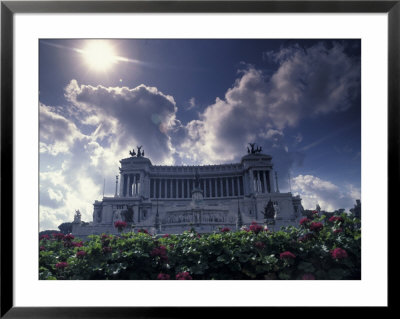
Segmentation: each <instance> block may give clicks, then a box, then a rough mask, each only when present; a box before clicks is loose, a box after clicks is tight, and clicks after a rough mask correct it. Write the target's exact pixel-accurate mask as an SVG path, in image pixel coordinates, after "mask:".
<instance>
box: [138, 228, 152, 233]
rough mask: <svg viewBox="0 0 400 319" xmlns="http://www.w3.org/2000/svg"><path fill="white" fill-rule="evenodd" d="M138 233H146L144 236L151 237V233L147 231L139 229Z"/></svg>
mask: <svg viewBox="0 0 400 319" xmlns="http://www.w3.org/2000/svg"><path fill="white" fill-rule="evenodd" d="M138 233H144V234H147V235H149V232H148V231H147V229H143V228H142V229H139V230H138Z"/></svg>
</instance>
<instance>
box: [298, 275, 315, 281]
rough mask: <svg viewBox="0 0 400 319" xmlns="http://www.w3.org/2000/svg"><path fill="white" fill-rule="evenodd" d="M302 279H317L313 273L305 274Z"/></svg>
mask: <svg viewBox="0 0 400 319" xmlns="http://www.w3.org/2000/svg"><path fill="white" fill-rule="evenodd" d="M301 279H303V280H315V276H314V275H313V274H304V275H303V277H302V278H301Z"/></svg>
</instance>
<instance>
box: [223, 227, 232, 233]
mask: <svg viewBox="0 0 400 319" xmlns="http://www.w3.org/2000/svg"><path fill="white" fill-rule="evenodd" d="M229 231H231V229H230V228H228V227H224V228H221V233H227V232H229Z"/></svg>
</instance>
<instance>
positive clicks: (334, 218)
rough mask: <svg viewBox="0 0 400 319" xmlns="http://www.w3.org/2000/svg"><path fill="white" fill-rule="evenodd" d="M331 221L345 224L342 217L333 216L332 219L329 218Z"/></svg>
mask: <svg viewBox="0 0 400 319" xmlns="http://www.w3.org/2000/svg"><path fill="white" fill-rule="evenodd" d="M329 221H330V222H332V223H334V222H343V218H342V217H340V216H332V217H331V218H329Z"/></svg>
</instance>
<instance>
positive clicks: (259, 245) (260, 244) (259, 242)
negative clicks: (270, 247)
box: [254, 241, 265, 249]
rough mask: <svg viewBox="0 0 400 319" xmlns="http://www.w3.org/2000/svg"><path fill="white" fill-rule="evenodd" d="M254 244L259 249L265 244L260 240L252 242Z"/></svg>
mask: <svg viewBox="0 0 400 319" xmlns="http://www.w3.org/2000/svg"><path fill="white" fill-rule="evenodd" d="M254 246H256V247H257V248H259V249H263V248H265V244H264V243H263V242H261V241H257V242H256V243H255V244H254Z"/></svg>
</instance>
